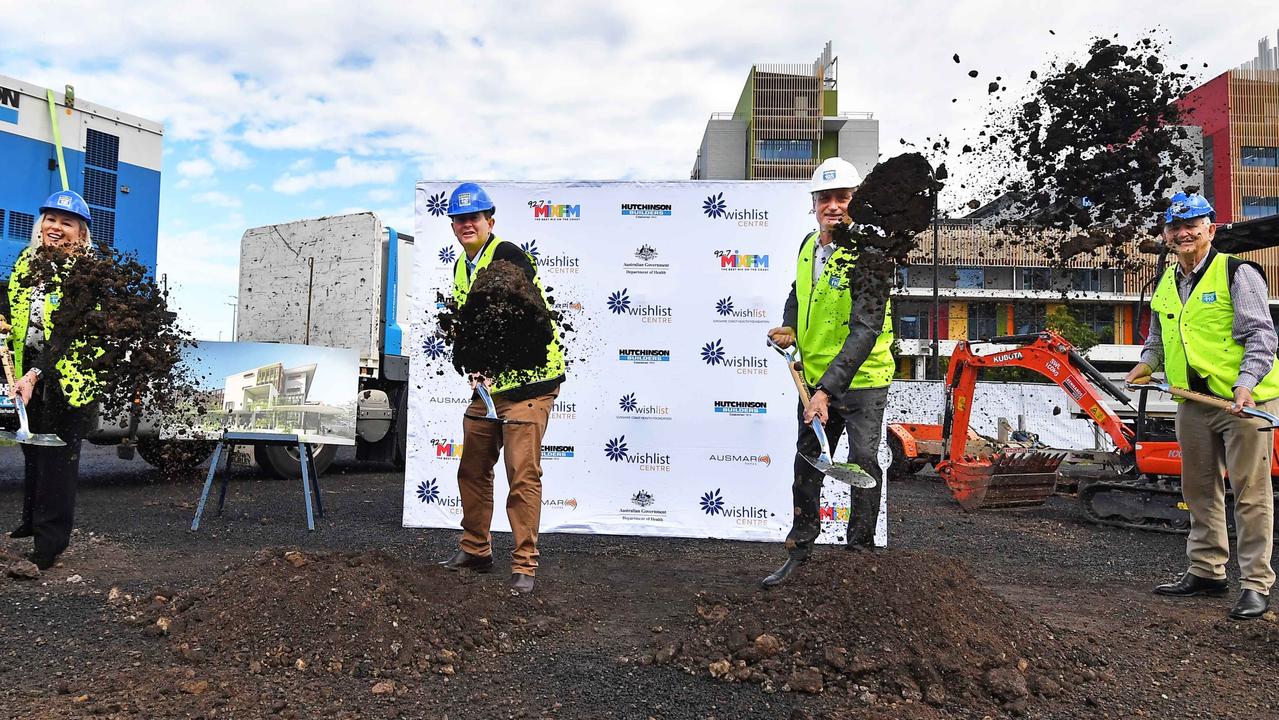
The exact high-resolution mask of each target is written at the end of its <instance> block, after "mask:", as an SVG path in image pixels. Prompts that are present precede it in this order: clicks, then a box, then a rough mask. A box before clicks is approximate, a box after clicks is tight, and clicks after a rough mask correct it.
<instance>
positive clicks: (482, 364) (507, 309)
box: [439, 260, 557, 378]
mask: <svg viewBox="0 0 1279 720" xmlns="http://www.w3.org/2000/svg"><path fill="white" fill-rule="evenodd" d="M555 315H556V314H555V313H554V311H552V310H551V309H550V308H549V307H547V303H546V301H545V300H543V299H542V294H541V293H540V292H539V291H538V289H537V287H535V286H534V285H533V283H532V281H530V280H529V278H528V276H527V275H525V274H524V272H523V271H522V270H520V269H519V268H518V267H516V266H515V265H513V264H512V263H509V262H507V261H505V260H497V261H494V262H492V263H490V264H489V265H488V266H487V267H485V268H484V269H482V270H480V271H479V272H478V273H477V274H476V276H475V283H474V284H473V285H472V286H471V291H470V293H469V294H468V295H467V298H466V304H465V305H463V306H462V307H461V308H458V307H457V306H456V304H455V303H453V302H452V300H449V301H447V302H446V306H445V309H444V311H443V312H441V313H440V318H439V324H440V327H439V336H440V337H442V338H443V339H444V341H445V342H446V343H450V344H452V346H453V365H454V367H456V368H457V369H458V371H459V372H463V373H479V374H481V375H484V376H486V377H490V378H492V377H497V376H498V375H501V374H503V373H507V372H517V373H529V374H530V376H531V375H532V372H533V371H535V370H536V369H537V368H540V367H542V366H543V365H545V364H546V359H547V347H548V346H549V345H550V343H551V340H552V339H553V338H554V337H555V327H554V323H555V321H556V320H557V318H556V317H555Z"/></svg>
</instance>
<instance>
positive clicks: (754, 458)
mask: <svg viewBox="0 0 1279 720" xmlns="http://www.w3.org/2000/svg"><path fill="white" fill-rule="evenodd" d="M706 459H707V460H710V461H711V462H719V463H731V464H734V465H763V466H764V467H768V466H769V465H772V464H773V458H772V457H771V456H769V455H736V454H733V453H712V454H711V455H709V456H708V457H707V458H706Z"/></svg>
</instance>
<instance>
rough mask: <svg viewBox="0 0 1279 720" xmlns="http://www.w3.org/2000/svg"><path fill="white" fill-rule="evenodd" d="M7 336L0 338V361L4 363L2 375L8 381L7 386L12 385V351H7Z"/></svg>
mask: <svg viewBox="0 0 1279 720" xmlns="http://www.w3.org/2000/svg"><path fill="white" fill-rule="evenodd" d="M7 340H8V338H4V339H0V363H3V364H4V377H5V380H6V381H7V382H8V383H9V387H10V388H12V387H13V381H14V377H13V372H14V371H13V353H11V352H9V343H8V342H7Z"/></svg>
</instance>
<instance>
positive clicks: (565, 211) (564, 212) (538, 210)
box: [528, 200, 582, 221]
mask: <svg viewBox="0 0 1279 720" xmlns="http://www.w3.org/2000/svg"><path fill="white" fill-rule="evenodd" d="M528 206H529V207H530V208H533V219H534V220H572V221H577V220H581V219H582V206H581V205H568V204H564V203H555V202H552V201H550V200H529V201H528Z"/></svg>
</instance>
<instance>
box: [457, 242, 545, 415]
mask: <svg viewBox="0 0 1279 720" xmlns="http://www.w3.org/2000/svg"><path fill="white" fill-rule="evenodd" d="M503 242H506V241H505V240H501V239H499V238H498V237H497V236H496V235H493V236H492V237H490V238H489V241H488V243H486V244H485V246H484V249H483V250H481V251H480V254H479V255H478V256H477V257H476V258H475V269H474V270H472V271H471V273H470V274H469V275H468V274H467V272H466V253H465V252H463V253H462V257H459V258H458V259H457V262H456V263H455V264H454V265H453V300H454V301H456V302H457V306H458V307H459V308H460V307H462V306H463V305H465V304H466V296H467V295H468V294H469V293H470V291H471V283H473V282H474V281H475V276H476V275H478V274H479V272H480V271H481V270H483V269H484V268H486V267H488V265H489V263H491V262H493V252H494V251H495V250H497V246H498V243H503ZM529 262H531V263H533V267H534V268H536V267H537V261H536V260H534V259H533V258H532V257H530V258H529ZM533 284H534V285H536V286H537V291H538V292H539V293H541V295H542V300H543V301H545V300H546V291H545V290H543V289H542V280H541V278H540V277H538V276H537V275H536V274H534V276H533ZM551 328H552V330H553V331H554V332H555V333H558V332H559V328H558V327H556V326H555V325H554V324H552V326H551ZM563 374H564V352H563V350H561V349H560V343H559V340H558V339H557V338H556V337H554V336H552V338H551V342H550V344H549V345H547V346H546V364H545V365H543V366H542V367H540V368H538V369H536V370H528V371H511V372H505V373H502V374H501V375H499V376H497V378H496V379H494V381H493V387H492V388H491V389H490V392H492V393H493V394H494V395H496V394H498V393H500V392H504V391H506V390H511V389H513V388H517V387H520V386H522V385H532V384H533V383H535V382H542V381H543V380H553V379H555V378H557V377H559V376H561V375H563Z"/></svg>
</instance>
